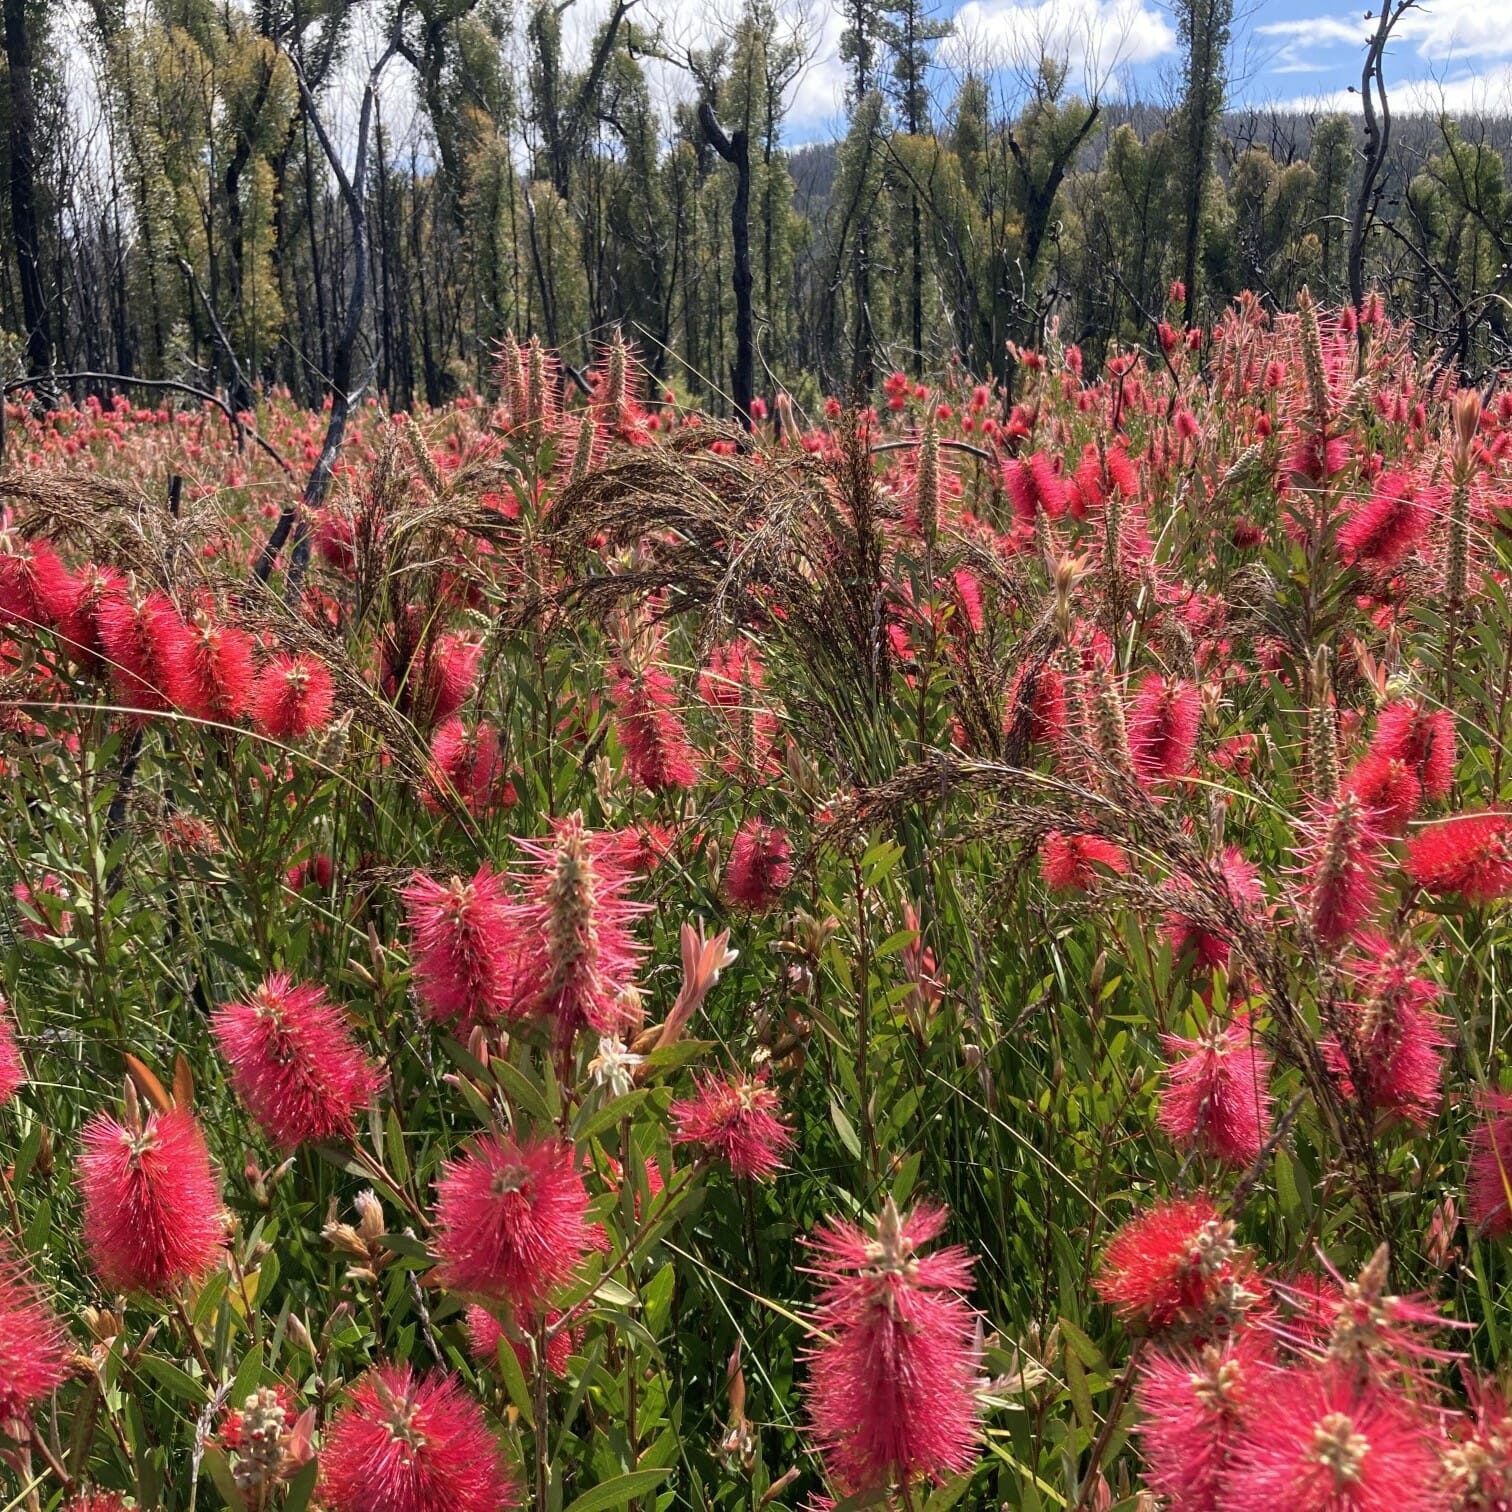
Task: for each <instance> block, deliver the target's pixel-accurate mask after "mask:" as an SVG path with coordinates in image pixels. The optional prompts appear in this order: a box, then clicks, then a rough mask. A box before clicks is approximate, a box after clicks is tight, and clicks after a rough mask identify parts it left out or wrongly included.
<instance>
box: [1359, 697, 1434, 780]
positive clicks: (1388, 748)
mask: <svg viewBox="0 0 1512 1512" xmlns="http://www.w3.org/2000/svg"><path fill="white" fill-rule="evenodd" d="M1370 748H1371V751H1372V752H1373V753H1375V754H1376V755H1378V756H1385V757H1392V758H1395V759H1396V760H1398V761H1404V762H1406V763H1407V765H1408V766H1410V767H1411V768H1412V769H1413V772H1414V774H1415V775H1416V776H1417V779H1418V781H1419V782H1420V783H1421V784H1422V786H1423V796H1424V797H1425V798H1429V799H1434V800H1437V799H1440V798H1447V797H1448V796H1449V792H1450V790H1451V789H1452V788H1453V787H1454V762H1455V743H1454V715H1453V714H1451V713H1450V712H1449V710H1448V709H1432V710H1430V709H1428V708H1426V707H1425V706H1424V705H1423V704H1422V703H1421V702H1420V701H1419V700H1415V699H1399V700H1398V701H1397V702H1396V703H1390V704H1387V705H1386V707H1385V708H1384V709H1382V710H1381V712H1380V715H1379V717H1378V718H1377V719H1376V728H1375V739H1374V740H1372V741H1371V746H1370Z"/></svg>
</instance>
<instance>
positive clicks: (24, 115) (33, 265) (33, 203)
mask: <svg viewBox="0 0 1512 1512" xmlns="http://www.w3.org/2000/svg"><path fill="white" fill-rule="evenodd" d="M4 18H5V60H6V65H7V77H8V78H9V81H10V201H11V234H12V235H13V236H14V237H15V239H16V263H17V266H18V268H19V270H20V274H21V314H22V318H23V319H24V320H25V322H26V371H27V373H28V375H29V376H31V377H33V378H41V377H44V376H45V375H46V374H47V373H49V372H50V371H51V370H52V359H53V348H52V328H51V325H50V323H49V321H48V315H47V297H46V295H45V294H44V293H43V291H42V256H41V248H40V246H39V245H38V238H37V101H36V95H35V93H34V92H33V89H32V35H31V24H30V18H29V17H28V16H27V14H26V0H4Z"/></svg>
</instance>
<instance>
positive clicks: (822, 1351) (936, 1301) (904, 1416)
mask: <svg viewBox="0 0 1512 1512" xmlns="http://www.w3.org/2000/svg"><path fill="white" fill-rule="evenodd" d="M945 1221H946V1213H945V1209H944V1208H940V1207H930V1206H922V1207H917V1208H915V1209H914V1210H913V1211H912V1212H911V1213H909V1214H908V1215H907V1216H906V1217H904V1216H902V1215H900V1214H899V1212H898V1210H897V1208H896V1207H894V1206H893V1204H892V1201H891V1199H889V1200H888V1203H887V1205H886V1206H885V1207H884V1209H883V1211H882V1215H881V1217H880V1218H879V1219H878V1221H877V1228H876V1234H875V1237H873V1236H872V1235H871V1234H868V1233H865V1232H864V1231H863V1230H861V1229H860V1228H857V1227H856V1226H855V1225H853V1224H850V1223H844V1222H840V1221H833V1222H830V1223H826V1224H824V1225H822V1226H821V1227H820V1228H819V1229H818V1230H817V1231H816V1232H815V1234H814V1235H813V1237H812V1238H811V1239H809V1240H808V1241H807V1242H808V1245H809V1249H810V1253H811V1254H812V1256H813V1265H812V1267H811V1268H810V1271H811V1274H813V1275H814V1276H816V1277H817V1278H818V1280H819V1283H820V1292H819V1297H818V1306H817V1309H816V1314H815V1322H816V1323H817V1325H818V1327H819V1328H820V1329H821V1330H822V1331H823V1334H824V1335H825V1336H826V1337H825V1338H824V1339H823V1342H821V1343H819V1344H817V1345H816V1346H815V1347H814V1348H813V1349H811V1350H810V1351H809V1353H808V1365H809V1382H808V1388H807V1390H806V1392H805V1396H806V1399H807V1404H808V1413H809V1419H810V1422H811V1423H812V1424H813V1430H814V1437H815V1439H816V1440H817V1442H818V1445H819V1450H820V1453H821V1454H822V1455H823V1456H824V1460H825V1464H826V1466H827V1468H828V1469H829V1472H830V1474H831V1475H832V1476H833V1478H834V1480H835V1481H836V1483H837V1484H838V1485H839V1486H840V1487H841V1488H842V1490H843V1491H844V1492H845V1493H846V1494H854V1493H857V1492H861V1491H869V1490H874V1489H876V1488H878V1487H881V1486H885V1485H888V1484H889V1483H897V1484H899V1485H903V1486H909V1485H912V1484H913V1483H914V1482H916V1481H918V1480H920V1479H929V1480H935V1481H938V1480H942V1479H944V1478H945V1477H946V1476H947V1475H950V1474H953V1473H956V1472H959V1471H962V1470H965V1469H966V1468H967V1467H968V1466H970V1464H971V1463H972V1460H973V1458H974V1457H975V1452H976V1441H977V1419H978V1407H977V1400H976V1374H977V1370H978V1368H979V1367H978V1354H977V1348H976V1344H975V1317H974V1315H973V1313H972V1310H971V1308H970V1306H969V1305H968V1304H967V1302H966V1300H965V1294H966V1293H967V1292H968V1291H969V1289H970V1286H971V1260H970V1258H969V1257H968V1256H967V1254H966V1252H965V1251H964V1250H963V1249H961V1248H960V1247H959V1246H958V1245H950V1246H947V1247H946V1248H944V1249H940V1250H935V1251H934V1252H933V1253H931V1254H921V1253H920V1250H921V1248H922V1246H923V1245H925V1244H927V1243H929V1241H930V1240H932V1239H935V1238H937V1237H938V1236H939V1234H940V1233H941V1231H942V1230H943V1229H944V1227H945Z"/></svg>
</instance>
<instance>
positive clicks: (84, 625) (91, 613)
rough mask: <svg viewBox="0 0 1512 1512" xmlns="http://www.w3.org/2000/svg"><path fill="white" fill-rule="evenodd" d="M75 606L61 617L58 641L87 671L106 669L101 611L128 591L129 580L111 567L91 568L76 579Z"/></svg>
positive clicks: (73, 604)
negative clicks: (61, 642) (101, 633)
mask: <svg viewBox="0 0 1512 1512" xmlns="http://www.w3.org/2000/svg"><path fill="white" fill-rule="evenodd" d="M73 586H74V590H75V591H74V594H73V599H72V607H71V608H69V609H68V610H67V611H66V612H64V613H62V614H60V615H59V617H58V638H59V639H60V640H61V641H63V643H64V645H65V646H66V647H67V650H68V653H69V655H70V656H72V657H73V658H74V660H75V661H76V662H77V663H78V664H79V666H80V667H81V668H82V669H84V670H85V671H89V672H94V671H98V670H100V669H102V668H103V666H104V663H105V659H106V653H105V647H104V644H103V642H102V641H101V639H100V609H101V607H102V606H103V605H104V604H106V603H107V602H108V601H110V600H113V599H119V598H121V597H122V596H123V595H124V594H125V592H126V579H125V578H123V577H122V576H121V574H120V573H118V572H116V571H115V569H114V568H111V567H95V566H89V567H86V568H84V569H83V571H82V572H81V573H80V574H79V576H78V577H77V578H75V579H74V580H73Z"/></svg>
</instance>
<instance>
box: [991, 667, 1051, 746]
mask: <svg viewBox="0 0 1512 1512" xmlns="http://www.w3.org/2000/svg"><path fill="white" fill-rule="evenodd" d="M1004 728H1005V730H1006V732H1007V734H1008V736H1009V740H1010V749H1012V743H1013V741H1014V739H1015V738H1018V739H1020V740H1028V741H1031V742H1033V743H1034V744H1035V745H1056V744H1058V743H1059V742H1060V740H1061V738H1062V737H1063V736H1064V735H1065V733H1066V679H1065V675H1064V674H1063V673H1062V672H1061V669H1060V668H1059V667H1057V666H1056V665H1055V663H1054V662H1048V661H1047V662H1025V663H1024V664H1023V666H1021V667H1020V668H1019V670H1018V671H1017V672H1015V673H1014V675H1013V681H1012V683H1011V684H1010V685H1009V688H1008V697H1007V717H1006V720H1005V722H1004Z"/></svg>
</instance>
